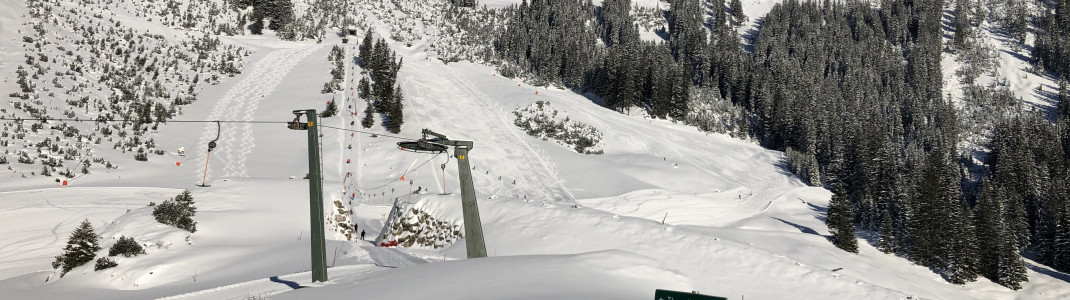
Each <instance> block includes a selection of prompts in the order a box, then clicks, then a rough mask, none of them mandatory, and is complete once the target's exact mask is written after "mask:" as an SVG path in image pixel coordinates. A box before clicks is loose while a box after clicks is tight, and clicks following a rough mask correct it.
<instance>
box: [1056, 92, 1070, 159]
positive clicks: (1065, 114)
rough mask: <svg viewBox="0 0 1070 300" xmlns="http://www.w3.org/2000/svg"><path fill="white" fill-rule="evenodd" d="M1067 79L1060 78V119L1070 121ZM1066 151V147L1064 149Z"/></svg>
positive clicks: (1069, 98)
mask: <svg viewBox="0 0 1070 300" xmlns="http://www.w3.org/2000/svg"><path fill="white" fill-rule="evenodd" d="M1067 85H1068V84H1067V83H1066V78H1065V77H1063V78H1059V99H1058V100H1059V104H1058V110H1059V119H1060V120H1064V121H1065V120H1070V92H1068V91H1067V89H1068V88H1067ZM1063 149H1064V150H1066V147H1065V146H1064V147H1063Z"/></svg>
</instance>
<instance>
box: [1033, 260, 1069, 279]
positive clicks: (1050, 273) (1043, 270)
mask: <svg viewBox="0 0 1070 300" xmlns="http://www.w3.org/2000/svg"><path fill="white" fill-rule="evenodd" d="M1025 267H1026V268H1029V269H1030V270H1033V272H1037V273H1040V274H1044V275H1048V276H1051V277H1052V278H1055V279H1058V280H1062V281H1065V282H1070V274H1066V273H1063V272H1059V271H1055V270H1052V269H1049V268H1045V267H1043V266H1042V265H1039V264H1035V263H1032V262H1026V263H1025Z"/></svg>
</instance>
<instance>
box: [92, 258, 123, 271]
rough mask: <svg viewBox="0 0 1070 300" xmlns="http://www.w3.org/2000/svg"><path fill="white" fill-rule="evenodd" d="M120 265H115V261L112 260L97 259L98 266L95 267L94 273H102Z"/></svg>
mask: <svg viewBox="0 0 1070 300" xmlns="http://www.w3.org/2000/svg"><path fill="white" fill-rule="evenodd" d="M118 265H119V264H118V263H115V261H114V260H111V259H110V258H107V257H101V258H98V259H97V265H96V266H93V271H100V270H104V269H107V268H111V267H114V266H118Z"/></svg>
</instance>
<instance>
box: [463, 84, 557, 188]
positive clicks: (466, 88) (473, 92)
mask: <svg viewBox="0 0 1070 300" xmlns="http://www.w3.org/2000/svg"><path fill="white" fill-rule="evenodd" d="M443 69H445V70H446V71H447V72H445V73H446V74H448V75H449V76H450V77H451V79H452V81H453V82H455V83H457V86H458V87H459V88H460V89H461V90H462V92H464V93H465V94H467V95H468V96H471V97H472V98H476V99H479V101H480V102H481V103H482V104H483V106H484V107H489V108H492V109H493V108H497V110H498V114H497V118H495V119H497V120H498V121H499V122H501V124H502V127H500V129H501V130H504V131H508V132H509V134H511V135H512V138H513V139H514V140H516V141H517V142H519V143H520V144H521V145H523V146H524V148H525V149H527V150H528V152H529V153H531V156H533V157H534V158H535V159H537V160H538V162H539V164H540V165H541V166H542V167H543V169H544V170H545V171H546V174H547V175H548V176H547V178H553V180H554V183H555V185H556V186H557V188H558V189H560V191H559V192H557V193H555V192H554V191H553V189H552V188H550V187H548V186H542V188H541V190H540V192H541V193H542V194H543V199H555V198H562V197H568V199H569V201H572V202H573V203H575V202H576V197H574V196H573V195H572V192H571V191H569V190H568V188H566V187H565V185H564V183H562V180H561V177H560V176H558V175H557V174H558V173H557V171H556V166H555V165H553V164H552V163H549V162H548V159H547V157H548V155H547V154H546V153H545V152H543V151H540V150H541V149H540V150H536V149H535V147H533V146H532V145H531V143H530V142H529V141H528V140H527V139H526V138H525V137H524V136H521V135H520V134H518V133H517V131H518V130H519V129H517V128H516V126H515V125H513V124H512V123H511V122H508V121H506V120H505V114H504V108H502V107H501V105H499V104H498V103H496V102H494V101H491V100H490V98H489V97H488V96H487V95H486V94H484V93H483V92H482V91H480V90H479V89H477V88H475V87H474V86H472V83H471V82H470V80H468V79H467V78H463V75H460V74H457V71H456V70H453V69H452V68H448V67H446V68H443ZM471 111H477V110H471Z"/></svg>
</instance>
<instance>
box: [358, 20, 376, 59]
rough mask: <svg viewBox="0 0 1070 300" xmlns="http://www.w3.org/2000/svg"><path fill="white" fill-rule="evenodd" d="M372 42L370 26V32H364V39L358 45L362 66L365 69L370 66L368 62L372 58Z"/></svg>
mask: <svg viewBox="0 0 1070 300" xmlns="http://www.w3.org/2000/svg"><path fill="white" fill-rule="evenodd" d="M372 43H373V41H372V30H371V28H368V32H367V33H365V34H364V40H363V41H361V42H360V45H359V46H358V47H357V51H358V53H357V57H358V58H359V59H360V66H361V67H362V68H364V69H368V68H369V64H368V62H369V60H370V59H371V52H372V45H373V44H372Z"/></svg>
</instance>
